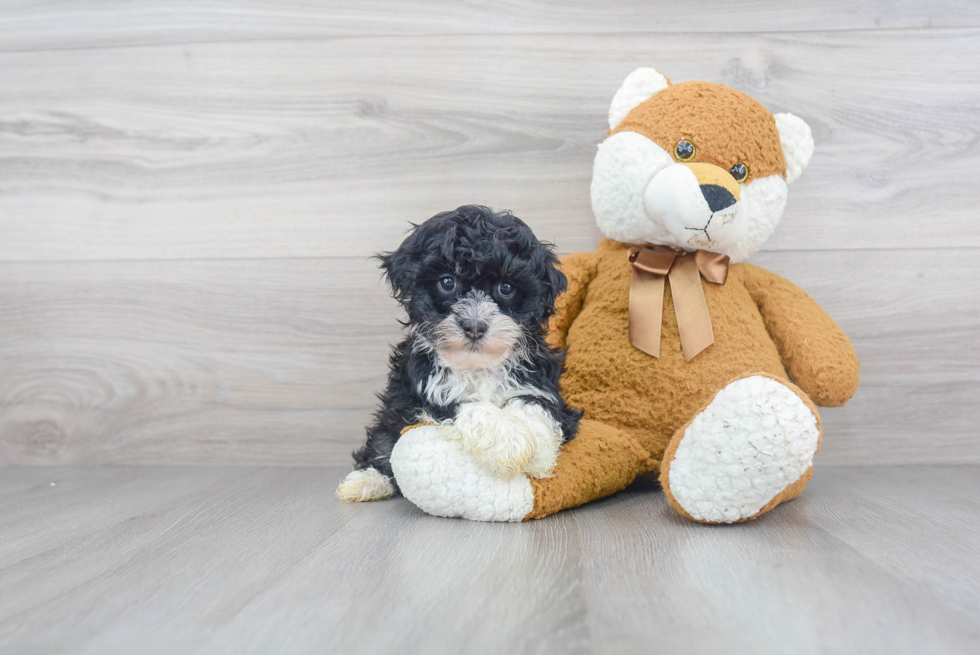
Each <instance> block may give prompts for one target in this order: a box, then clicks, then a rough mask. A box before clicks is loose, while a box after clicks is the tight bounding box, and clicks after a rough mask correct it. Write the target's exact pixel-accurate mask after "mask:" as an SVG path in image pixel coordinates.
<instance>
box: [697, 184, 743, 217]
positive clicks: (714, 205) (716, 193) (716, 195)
mask: <svg viewBox="0 0 980 655" xmlns="http://www.w3.org/2000/svg"><path fill="white" fill-rule="evenodd" d="M701 195H702V196H704V199H705V200H707V201H708V207H709V208H710V209H711V213H712V214H714V213H715V212H716V211H721V210H722V209H725V208H726V207H731V206H732V205H734V204H735V202H736V201H735V196H733V195H732V192H731V191H729V190H728V189H726V188H725V187H723V186H719V185H717V184H702V185H701Z"/></svg>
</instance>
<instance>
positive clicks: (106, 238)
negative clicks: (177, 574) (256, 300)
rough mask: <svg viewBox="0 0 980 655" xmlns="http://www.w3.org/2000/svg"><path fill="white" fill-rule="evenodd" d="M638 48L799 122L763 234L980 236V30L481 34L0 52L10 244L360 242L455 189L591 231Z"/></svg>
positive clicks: (306, 252)
mask: <svg viewBox="0 0 980 655" xmlns="http://www.w3.org/2000/svg"><path fill="white" fill-rule="evenodd" d="M921 6H925V4H923V5H921ZM256 29H258V28H256ZM692 52H696V53H697V56H696V57H692V56H691V53H692ZM639 65H655V66H657V67H658V68H659V69H661V70H662V71H664V72H665V73H667V74H668V75H670V76H671V77H672V78H674V79H675V80H688V79H708V80H714V81H718V82H723V83H727V84H729V85H732V86H734V87H735V88H738V89H742V90H744V91H746V92H748V93H750V94H752V95H753V96H755V97H756V98H758V99H759V100H760V101H762V102H763V103H764V104H766V105H767V106H768V107H769V108H771V109H772V110H774V111H784V110H791V111H793V112H795V113H797V114H799V115H800V116H802V117H803V118H804V119H806V120H807V121H808V122H809V123H810V125H811V126H812V128H813V131H814V134H815V138H816V142H817V150H816V155H815V156H814V159H813V162H812V164H811V166H810V168H809V170H808V171H807V172H806V174H805V175H804V176H803V177H802V178H801V179H800V180H799V181H798V182H797V183H796V184H794V185H793V188H792V192H791V194H790V196H791V197H790V201H789V208H788V210H787V213H786V217H785V219H784V223H785V225H784V226H783V227H782V229H780V230H779V231H777V233H776V234H775V235H774V236H773V237H772V239H771V240H770V241H769V242H768V243H767V244H766V248H767V249H769V250H801V249H805V250H810V249H840V248H874V249H883V248H912V247H922V246H927V247H947V246H949V245H950V244H952V243H955V244H956V245H957V246H960V247H965V246H970V247H980V222H978V221H977V220H975V216H974V214H975V209H974V208H975V207H976V206H977V205H978V203H980V188H978V187H977V185H976V184H975V183H974V178H975V175H976V170H978V169H980V150H978V149H977V148H976V147H975V146H976V143H977V142H978V139H980V121H978V118H977V117H978V115H980V114H978V112H977V111H976V107H977V103H978V91H977V89H978V88H980V30H978V29H976V28H956V29H925V30H870V31H834V32H800V33H767V34H759V33H721V34H718V33H712V34H696V33H668V34H657V35H655V36H654V35H648V34H628V33H617V34H534V35H496V34H476V35H472V34H471V35H462V36H453V35H449V36H411V35H406V36H400V37H398V38H392V37H390V36H359V37H350V38H332V39H311V40H303V39H284V40H283V39H272V40H259V41H255V42H229V43H192V44H173V45H160V46H152V47H144V46H138V47H137V46H133V47H113V48H91V49H76V50H54V51H37V52H34V51H32V52H6V53H0V170H2V171H3V174H2V177H0V233H2V234H3V235H4V236H3V239H2V240H0V260H4V261H25V260H77V259H85V260H103V259H146V258H153V259H180V258H236V257H250V258H256V257H266V258H276V257H312V256H334V255H337V254H344V255H356V256H366V255H368V254H370V253H372V252H374V251H377V250H379V249H382V248H390V247H392V246H394V245H396V244H397V243H398V242H399V240H400V236H401V234H402V231H403V229H404V226H405V223H406V221H409V220H414V221H419V220H423V219H425V218H427V217H428V216H430V215H432V214H433V213H435V212H436V211H441V210H444V209H447V208H451V207H455V206H457V205H459V204H463V203H466V202H481V203H484V204H490V205H492V206H496V207H498V208H504V207H506V208H510V209H513V210H515V211H516V212H517V213H518V215H520V216H522V217H524V218H526V219H527V220H528V221H529V223H530V224H531V225H532V226H533V227H534V228H535V229H536V230H537V231H538V232H539V233H540V234H541V236H543V237H545V238H549V239H554V240H556V241H558V242H559V243H560V244H561V247H562V248H563V249H565V250H582V249H589V248H591V247H592V244H594V242H595V240H596V238H597V236H598V233H597V231H596V228H595V226H594V224H593V221H592V217H591V210H590V203H589V179H590V175H591V168H592V158H593V154H594V152H595V148H596V145H597V143H598V142H599V141H600V140H601V139H602V138H603V136H604V127H605V116H606V110H607V106H608V102H609V100H610V98H611V96H612V94H613V93H614V91H615V90H616V88H617V87H618V85H619V84H620V82H621V81H622V79H623V77H624V76H625V75H626V74H627V73H628V72H629V71H631V70H632V69H633V68H635V67H636V66H639ZM926 226H928V227H926Z"/></svg>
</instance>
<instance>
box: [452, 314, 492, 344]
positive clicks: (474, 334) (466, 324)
mask: <svg viewBox="0 0 980 655" xmlns="http://www.w3.org/2000/svg"><path fill="white" fill-rule="evenodd" d="M459 327H461V328H463V333H464V334H465V335H466V336H467V338H469V339H470V340H471V341H479V340H480V339H482V338H483V335H484V334H486V333H487V328H489V327H490V324H489V323H487V322H486V321H484V320H481V319H478V318H465V319H463V320H461V321H460V322H459Z"/></svg>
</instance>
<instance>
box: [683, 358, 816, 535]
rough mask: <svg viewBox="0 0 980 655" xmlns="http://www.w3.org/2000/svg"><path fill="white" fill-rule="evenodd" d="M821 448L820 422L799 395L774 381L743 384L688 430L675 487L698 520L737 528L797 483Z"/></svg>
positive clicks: (756, 378)
mask: <svg viewBox="0 0 980 655" xmlns="http://www.w3.org/2000/svg"><path fill="white" fill-rule="evenodd" d="M819 442H820V430H819V429H818V428H817V418H816V416H814V414H813V412H812V411H810V408H809V407H807V406H806V405H805V404H804V403H803V401H802V400H801V399H800V397H799V396H797V395H796V394H795V393H794V392H793V391H792V390H790V389H789V388H787V387H786V386H785V385H783V384H780V383H779V382H777V381H776V380H772V379H770V378H767V377H762V376H754V377H749V378H743V379H741V380H737V381H735V382H733V383H731V384H730V385H728V386H727V387H725V388H724V389H722V390H721V391H720V392H718V395H717V396H715V398H714V400H712V401H711V404H710V405H708V407H707V408H706V409H705V410H704V411H703V412H701V413H700V414H698V415H697V417H695V419H694V421H692V422H691V425H690V426H688V428H687V430H686V431H685V432H684V436H683V438H682V439H681V443H680V444H679V445H678V447H677V451H676V453H675V454H674V459H673V461H671V463H670V469H669V471H668V480H667V484H668V486H669V488H670V492H671V494H673V496H674V499H675V500H676V501H677V502H678V503H679V504H680V506H681V507H683V508H684V511H686V512H687V513H688V514H690V515H691V516H692V517H694V518H695V519H697V520H699V521H710V522H712V523H733V522H735V521H738V520H740V519H745V518H749V517H751V516H754V515H756V514H758V513H759V510H761V509H762V508H763V507H764V506H765V505H766V503H768V502H769V501H770V500H772V499H773V498H775V497H776V495H777V494H779V492H781V491H782V490H783V489H785V488H786V487H788V486H789V485H791V484H792V483H794V482H796V481H797V480H798V479H799V478H800V476H801V475H803V473H805V472H806V470H807V469H808V468H809V467H810V464H811V463H812V462H813V456H814V454H816V452H817V446H818V445H819Z"/></svg>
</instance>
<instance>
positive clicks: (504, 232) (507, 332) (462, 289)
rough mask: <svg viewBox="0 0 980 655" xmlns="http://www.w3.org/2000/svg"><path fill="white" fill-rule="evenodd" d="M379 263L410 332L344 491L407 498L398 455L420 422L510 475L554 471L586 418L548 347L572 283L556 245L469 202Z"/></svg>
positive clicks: (346, 495)
mask: <svg viewBox="0 0 980 655" xmlns="http://www.w3.org/2000/svg"><path fill="white" fill-rule="evenodd" d="M379 257H380V259H381V268H382V269H383V270H384V274H385V278H386V279H387V281H388V282H389V284H390V285H391V289H392V293H393V295H394V297H395V298H396V299H397V300H398V301H399V302H401V304H402V305H403V306H404V308H405V310H406V311H407V313H408V321H407V323H406V324H405V325H406V326H407V327H408V334H407V336H406V338H405V340H404V341H402V342H401V343H400V344H399V345H398V346H396V347H395V348H393V350H392V354H391V360H390V368H391V371H390V373H389V376H388V385H387V387H386V388H385V390H384V392H383V393H381V394H379V399H380V400H381V407H380V409H378V411H377V412H376V414H375V417H374V419H375V420H374V422H373V423H372V424H371V425H370V426H369V427H368V428H367V442H366V443H365V444H364V446H363V447H362V448H360V449H359V450H357V451H355V452H354V462H355V464H354V471H353V472H351V473H350V474H349V475H348V476H347V477H346V478H345V479H344V481H343V482H342V483H341V485H340V487H338V489H337V495H338V496H339V497H340V498H341V499H343V500H348V501H365V500H380V499H382V498H387V497H389V496H392V495H394V494H396V493H398V487H397V484H396V483H395V480H394V477H393V475H392V470H391V465H390V464H389V457H390V455H391V451H392V448H394V445H395V442H396V441H397V440H398V438H399V436H400V435H401V432H402V430H403V429H404V428H405V427H407V426H410V425H414V424H416V423H419V422H432V423H435V424H437V425H438V426H439V427H440V430H441V432H442V433H443V434H444V436H445V437H446V438H447V439H454V440H457V441H458V442H459V443H460V445H461V447H462V448H463V449H464V451H466V452H468V453H469V454H470V455H472V457H473V458H474V459H475V460H476V461H477V463H478V464H480V465H481V466H483V467H484V468H486V469H488V470H490V471H491V472H493V473H495V474H497V475H499V476H510V475H515V474H518V473H526V474H528V475H531V476H534V477H546V476H549V475H551V473H552V472H553V469H554V466H555V462H556V460H557V457H558V452H559V450H560V448H561V444H562V443H563V442H565V441H568V440H570V439H572V438H573V437H574V436H575V432H576V430H577V429H578V421H579V418H580V416H581V413H580V412H579V411H578V410H575V409H571V408H569V407H568V406H566V404H565V402H564V400H562V397H561V394H560V393H559V388H558V378H559V376H560V374H561V370H562V354H561V353H560V352H557V351H555V350H553V349H552V348H551V347H550V346H549V345H548V344H547V343H546V342H545V339H544V335H545V326H546V322H547V320H548V317H549V316H551V314H552V313H554V311H555V299H556V298H557V297H558V295H559V294H561V293H562V292H563V291H564V290H565V287H566V284H567V281H566V279H565V276H564V274H563V273H562V272H561V271H560V270H559V269H558V268H557V266H558V259H557V257H556V256H555V254H554V252H553V251H552V247H551V245H550V244H546V243H542V242H540V241H538V239H537V238H536V237H535V236H534V234H533V233H532V232H531V229H530V228H529V227H528V226H527V225H525V224H524V222H523V221H521V220H520V219H519V218H517V217H516V216H514V215H513V214H511V213H509V212H494V211H492V210H490V209H488V208H486V207H481V206H477V205H466V206H463V207H460V208H458V209H456V210H455V211H448V212H444V213H441V214H437V215H436V216H433V217H432V218H430V219H429V220H427V221H425V222H424V223H422V224H421V225H417V226H415V227H414V228H413V229H412V231H411V233H410V234H409V235H408V237H407V238H406V239H405V241H404V242H403V243H402V244H401V246H400V247H399V248H398V249H397V250H395V251H394V252H391V253H385V254H383V255H380V256H379Z"/></svg>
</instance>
